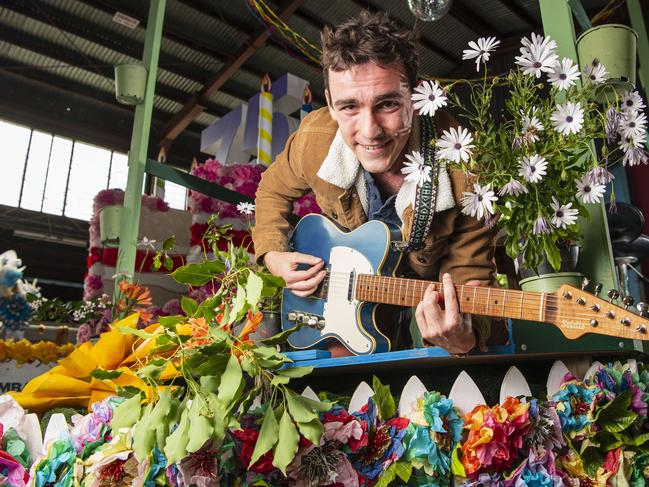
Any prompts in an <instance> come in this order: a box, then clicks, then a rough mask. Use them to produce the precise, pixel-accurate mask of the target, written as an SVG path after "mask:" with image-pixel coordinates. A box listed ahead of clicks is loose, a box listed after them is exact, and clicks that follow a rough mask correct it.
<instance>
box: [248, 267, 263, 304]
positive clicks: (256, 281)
mask: <svg viewBox="0 0 649 487" xmlns="http://www.w3.org/2000/svg"><path fill="white" fill-rule="evenodd" d="M263 287H264V281H262V280H261V277H259V276H258V275H257V274H255V273H254V272H252V271H251V272H250V275H249V276H248V282H247V283H246V300H247V301H248V304H249V305H250V306H252V307H253V308H255V307H256V306H257V305H258V304H259V300H260V299H261V290H262V288H263Z"/></svg>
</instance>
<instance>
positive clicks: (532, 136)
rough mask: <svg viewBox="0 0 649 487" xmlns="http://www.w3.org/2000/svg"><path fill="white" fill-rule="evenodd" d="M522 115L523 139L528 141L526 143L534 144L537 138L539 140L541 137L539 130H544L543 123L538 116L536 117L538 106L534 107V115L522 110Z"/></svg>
mask: <svg viewBox="0 0 649 487" xmlns="http://www.w3.org/2000/svg"><path fill="white" fill-rule="evenodd" d="M521 115H522V119H521V121H522V125H523V138H522V140H523V141H524V142H525V143H526V145H530V144H533V143H534V142H536V141H537V140H539V137H538V135H536V134H537V132H541V131H543V124H542V123H541V122H540V120H539V119H538V118H536V107H534V108H532V115H531V116H530V115H527V114H524V113H523V112H522V111H521Z"/></svg>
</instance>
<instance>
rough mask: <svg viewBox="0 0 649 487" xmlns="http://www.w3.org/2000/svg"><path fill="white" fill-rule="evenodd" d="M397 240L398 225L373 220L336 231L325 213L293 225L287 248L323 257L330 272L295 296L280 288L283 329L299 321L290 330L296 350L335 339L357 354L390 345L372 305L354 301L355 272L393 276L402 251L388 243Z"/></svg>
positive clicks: (399, 231)
mask: <svg viewBox="0 0 649 487" xmlns="http://www.w3.org/2000/svg"><path fill="white" fill-rule="evenodd" d="M397 240H402V233H401V230H400V229H399V228H398V227H396V226H394V225H389V224H385V223H383V222H379V221H377V220H372V221H369V222H367V223H365V224H364V225H362V226H360V227H359V228H357V229H356V230H353V231H351V232H345V231H342V230H340V229H339V228H338V227H337V226H335V225H334V224H333V223H332V222H331V221H329V220H328V219H327V218H326V217H323V216H321V215H307V216H306V217H304V218H302V220H300V222H299V223H298V224H297V226H296V228H295V232H294V233H293V236H292V238H291V247H292V250H294V251H296V252H300V253H303V254H309V255H314V256H316V257H320V258H321V259H323V260H324V261H325V268H326V269H327V270H328V271H329V273H328V275H327V278H326V279H325V282H324V283H323V286H322V288H321V289H320V291H319V292H316V293H315V294H314V295H312V296H309V297H307V298H300V297H298V296H296V295H295V294H293V293H292V292H291V291H290V290H288V289H284V293H283V297H282V328H283V329H284V330H286V329H289V328H293V327H294V326H295V325H296V323H297V322H301V323H304V324H305V326H303V327H302V328H301V329H300V330H298V331H296V332H294V333H293V334H291V335H290V337H289V339H288V342H289V344H290V345H291V346H292V347H294V348H296V349H306V348H314V347H316V348H324V347H326V346H327V345H329V344H331V343H333V342H334V341H339V342H340V343H342V344H343V345H344V346H345V347H347V349H349V350H350V351H351V352H352V353H354V354H356V355H365V354H369V353H375V352H387V351H389V350H390V347H391V343H390V340H389V339H388V338H387V337H386V336H385V335H383V334H382V333H381V332H380V331H379V329H378V328H377V324H376V321H375V311H376V307H377V306H378V305H377V304H374V303H365V302H361V301H357V300H355V297H354V292H355V289H354V286H355V279H354V277H355V276H356V275H358V274H372V275H383V276H394V271H395V269H396V267H397V265H398V263H399V261H400V259H401V253H400V252H397V251H394V250H392V246H391V242H392V241H397Z"/></svg>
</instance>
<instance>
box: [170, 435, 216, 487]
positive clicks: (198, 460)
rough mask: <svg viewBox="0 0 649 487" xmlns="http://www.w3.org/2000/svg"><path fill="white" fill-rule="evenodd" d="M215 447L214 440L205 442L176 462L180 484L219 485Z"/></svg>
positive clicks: (213, 486)
mask: <svg viewBox="0 0 649 487" xmlns="http://www.w3.org/2000/svg"><path fill="white" fill-rule="evenodd" d="M217 453H218V451H217V448H216V443H215V442H214V440H211V441H209V442H207V443H206V444H205V445H203V446H202V447H201V448H200V449H199V450H197V451H196V452H194V453H190V454H189V455H187V456H186V457H185V458H183V459H182V460H181V462H180V463H179V464H178V480H179V481H180V484H181V485H196V486H197V487H219V485H220V483H219V470H218V466H217V461H216V459H217Z"/></svg>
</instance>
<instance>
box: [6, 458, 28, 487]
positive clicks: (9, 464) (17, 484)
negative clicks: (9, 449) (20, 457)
mask: <svg viewBox="0 0 649 487" xmlns="http://www.w3.org/2000/svg"><path fill="white" fill-rule="evenodd" d="M28 482H29V473H28V472H27V470H25V467H24V466H23V465H22V464H21V463H20V462H18V461H17V460H16V459H15V458H14V457H12V456H11V455H9V454H8V453H6V452H4V451H2V450H0V485H7V486H9V487H25V486H26V485H27V483H28Z"/></svg>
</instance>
